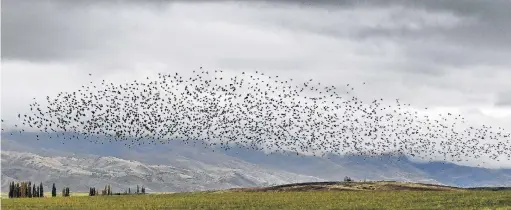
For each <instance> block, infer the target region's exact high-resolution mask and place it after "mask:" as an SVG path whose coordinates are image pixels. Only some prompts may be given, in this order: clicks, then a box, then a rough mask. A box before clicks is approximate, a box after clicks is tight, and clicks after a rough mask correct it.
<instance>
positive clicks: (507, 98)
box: [495, 90, 511, 107]
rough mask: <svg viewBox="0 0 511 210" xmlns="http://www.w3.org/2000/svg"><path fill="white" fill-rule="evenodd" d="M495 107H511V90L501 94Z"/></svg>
mask: <svg viewBox="0 0 511 210" xmlns="http://www.w3.org/2000/svg"><path fill="white" fill-rule="evenodd" d="M495 105H496V106H509V107H511V90H510V91H507V92H501V93H500V94H498V96H497V101H496V103H495Z"/></svg>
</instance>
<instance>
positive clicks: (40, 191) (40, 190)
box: [39, 182, 44, 198]
mask: <svg viewBox="0 0 511 210" xmlns="http://www.w3.org/2000/svg"><path fill="white" fill-rule="evenodd" d="M39 197H41V198H42V197H44V189H43V183H42V182H41V183H40V184H39Z"/></svg>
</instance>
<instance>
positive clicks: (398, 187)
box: [224, 181, 468, 192]
mask: <svg viewBox="0 0 511 210" xmlns="http://www.w3.org/2000/svg"><path fill="white" fill-rule="evenodd" d="M466 190H468V189H464V188H458V187H450V186H442V185H433V184H422V183H409V182H394V181H375V182H309V183H297V184H286V185H278V186H272V187H252V188H233V189H229V190H224V191H230V192H271V191H276V192H279V191H466Z"/></svg>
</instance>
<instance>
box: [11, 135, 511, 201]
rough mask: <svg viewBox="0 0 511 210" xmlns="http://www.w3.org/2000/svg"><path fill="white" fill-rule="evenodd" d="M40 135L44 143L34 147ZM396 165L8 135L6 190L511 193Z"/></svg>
mask: <svg viewBox="0 0 511 210" xmlns="http://www.w3.org/2000/svg"><path fill="white" fill-rule="evenodd" d="M36 135H40V136H42V138H41V140H39V141H37V140H35V139H36V137H35V136H36ZM62 143H64V144H62ZM198 145H200V144H198ZM213 149H214V148H213ZM396 159H397V157H389V156H383V157H379V158H374V157H373V158H371V157H340V156H335V155H330V156H329V158H328V159H327V158H320V157H304V156H296V155H290V154H272V155H267V154H265V153H263V152H261V151H253V150H245V149H239V148H234V149H232V150H230V151H228V152H225V151H223V150H220V149H218V148H217V149H215V152H213V151H212V148H204V147H200V146H193V145H190V144H185V143H183V142H181V141H173V142H171V143H170V144H165V145H141V146H140V147H137V148H133V149H128V148H127V147H125V146H124V145H122V144H120V143H104V144H103V145H101V144H93V143H90V142H86V141H76V140H72V141H68V140H67V141H64V142H62V141H59V140H54V139H47V138H44V135H41V134H37V133H26V134H23V135H19V134H18V135H17V134H14V135H12V136H11V135H7V134H6V133H2V189H4V190H5V189H6V186H7V185H6V184H7V183H8V181H10V180H33V181H39V180H40V181H44V184H46V185H47V186H50V185H51V183H53V182H59V181H60V183H61V184H59V186H62V185H70V186H71V188H74V189H85V190H87V189H88V186H97V187H99V186H102V185H104V184H106V183H109V184H111V185H112V186H113V187H114V189H126V188H127V187H134V186H135V187H136V185H137V184H144V185H145V186H147V189H148V190H149V191H191V190H211V189H227V188H232V187H255V186H269V185H274V184H288V183H296V182H314V181H326V180H342V179H343V178H344V176H350V177H352V178H353V179H355V180H364V179H366V180H394V181H406V182H421V183H429V184H444V185H451V186H457V187H480V186H510V185H511V170H509V169H505V170H503V169H501V170H491V169H485V168H474V167H466V166H459V165H455V164H447V163H415V162H412V161H410V160H408V159H407V158H406V157H400V161H396ZM34 174H36V175H34Z"/></svg>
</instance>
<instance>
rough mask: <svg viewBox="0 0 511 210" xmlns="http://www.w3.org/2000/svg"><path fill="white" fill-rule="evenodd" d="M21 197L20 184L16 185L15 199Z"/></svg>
mask: <svg viewBox="0 0 511 210" xmlns="http://www.w3.org/2000/svg"><path fill="white" fill-rule="evenodd" d="M19 197H21V191H20V183H16V198H19Z"/></svg>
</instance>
